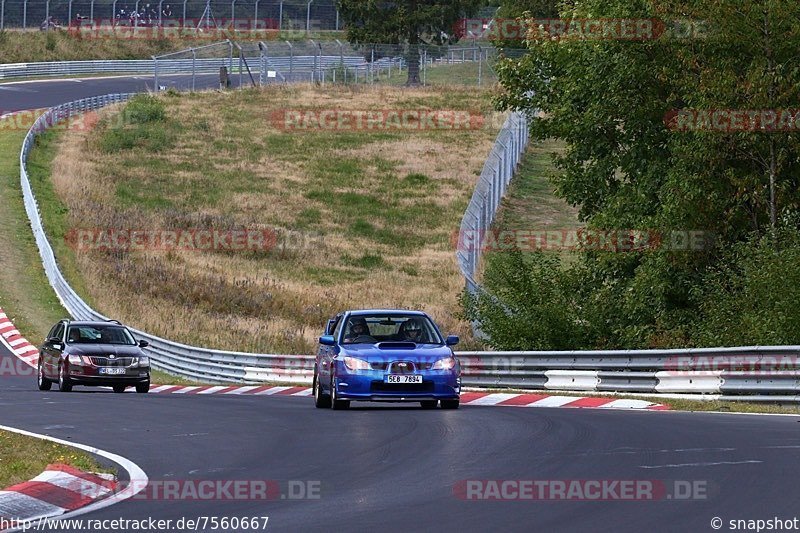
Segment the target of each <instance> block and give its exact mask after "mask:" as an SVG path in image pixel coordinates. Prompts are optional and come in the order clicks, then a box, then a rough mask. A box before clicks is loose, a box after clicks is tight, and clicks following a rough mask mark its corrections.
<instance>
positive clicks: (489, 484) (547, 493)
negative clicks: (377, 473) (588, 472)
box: [453, 479, 708, 501]
mask: <svg viewBox="0 0 800 533" xmlns="http://www.w3.org/2000/svg"><path fill="white" fill-rule="evenodd" d="M453 495H454V496H455V497H456V498H458V499H461V500H468V501H486V500H496V501H655V500H706V499H708V481H706V480H702V479H694V480H663V479H464V480H461V481H458V482H457V483H456V484H455V485H453Z"/></svg>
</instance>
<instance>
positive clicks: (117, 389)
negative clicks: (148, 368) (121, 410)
mask: <svg viewBox="0 0 800 533" xmlns="http://www.w3.org/2000/svg"><path fill="white" fill-rule="evenodd" d="M111 388H112V389H114V392H116V393H117V394H122V393H123V392H125V389H126V388H127V387H126V386H125V385H114V386H113V387H111Z"/></svg>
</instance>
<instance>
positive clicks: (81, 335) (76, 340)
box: [67, 326, 136, 346]
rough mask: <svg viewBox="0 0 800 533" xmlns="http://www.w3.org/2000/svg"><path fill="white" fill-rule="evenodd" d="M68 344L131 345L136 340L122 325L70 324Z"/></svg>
mask: <svg viewBox="0 0 800 533" xmlns="http://www.w3.org/2000/svg"><path fill="white" fill-rule="evenodd" d="M67 342H68V343H70V344H124V345H126V346H133V345H135V344H136V341H135V340H134V339H133V336H131V334H130V332H129V331H128V330H127V329H126V328H123V327H122V326H70V327H69V332H68V333H67Z"/></svg>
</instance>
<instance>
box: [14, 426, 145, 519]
mask: <svg viewBox="0 0 800 533" xmlns="http://www.w3.org/2000/svg"><path fill="white" fill-rule="evenodd" d="M0 430H2V431H8V432H11V433H17V434H19V435H25V436H26V437H32V438H35V439H41V440H46V441H49V442H55V443H56V444H61V445H63V446H69V447H71V448H77V449H79V450H83V451H85V452H87V453H90V454H92V455H96V456H99V457H102V458H104V459H106V460H107V461H110V462H111V463H114V464H116V465H118V466H119V467H120V471H123V470H124V471H125V473H126V475H125V476H124V477H125V478H126V479H134V480H136V481H137V482H136V483H126V484H125V486H124V487H123V486H122V484H120V485H116V484H115V485H114V486H113V488H112V487H111V485H110V483H111V481H110V480H108V479H105V478H104V477H103V476H102V475H93V474H83V473H81V474H80V475H76V473H75V472H74V471H71V470H70V471H64V470H63V469H61V470H59V471H60V472H62V473H63V474H52V473H48V472H45V473H43V474H42V476H41V479H40V478H37V479H36V480H32V481H31V482H29V483H33V482H40V483H44V484H45V485H42V486H43V487H45V486H46V488H47V489H48V490H47V491H43V493H44V492H47V493H48V494H50V487H51V486H52V487H53V489H52V494H54V495H55V494H56V492H57V491H63V490H64V489H65V488H66V489H67V490H69V489H77V488H78V487H80V489H78V490H71V492H77V493H78V494H77V495H70V496H69V497H68V498H65V499H64V500H50V499H49V498H50V496H46V497H45V496H43V495H40V493H38V492H34V493H33V494H28V492H31V491H30V490H29V489H25V490H23V491H22V494H23V495H24V496H29V498H30V499H32V500H35V501H34V502H31V501H30V500H27V503H31V504H35V505H42V504H41V503H39V502H44V504H46V505H49V506H50V508H51V510H52V511H53V512H54V513H56V514H54V515H52V516H59V517H61V518H65V519H67V518H74V517H76V516H81V515H84V514H86V513H91V512H94V511H99V510H100V509H105V508H107V507H110V506H112V505H114V504H116V503H120V502H123V501H125V500H128V499H130V498H132V497H134V496H136V495H137V494H138V493H140V492H141V491H142V490H144V488H145V487H146V486H147V484H148V482H149V479H148V477H147V474H146V473H145V471H144V470H142V469H141V468H140V467H139V465H137V464H136V463H134V462H133V461H131V460H130V459H126V458H125V457H122V456H121V455H117V454H115V453H111V452H108V451H106V450H101V449H100V448H95V447H94V446H88V445H86V444H79V443H77V442H69V441H66V440H62V439H57V438H55V437H51V436H49V435H42V434H39V433H33V432H30V431H25V430H24V429H18V428H13V427H9V426H2V425H0ZM64 474H70V475H72V477H75V478H79V479H80V481H75V480H72V479H71V478H68V477H66V476H65V475H64ZM86 476H89V479H85V477H86ZM54 478H59V479H61V481H57V482H56V481H54ZM95 478H99V479H95ZM101 480H102V481H101ZM22 485H23V486H24V485H26V484H25V483H23V484H22ZM64 485H66V487H65V486H64ZM84 487H92V488H84ZM14 488H15V487H10V488H9V489H6V490H5V491H2V492H3V493H6V492H13V493H14V495H12V496H11V497H10V498H12V499H11V501H14V498H20V497H19V496H18V494H19V493H20V492H18V491H16V490H13V489H14ZM104 490H105V492H104V495H102V496H99V497H97V498H91V497H90V495H95V494H99V493H100V492H103V491H104ZM75 499H79V500H80V499H82V500H83V501H84V503H82V505H83V506H82V507H79V508H76V507H73V505H74V503H73V502H74V501H75ZM16 501H17V503H19V500H16ZM70 508H72V510H66V511H65V509H70ZM15 511H16V510H15ZM15 511H12V512H11V513H9V512H8V511H7V510H6V509H5V508H3V507H0V517H2V518H5V519H6V520H7V519H8V518H14V519H19V518H22V517H23V516H26V517H30V518H28V520H34V521H38V520H40V519H43V518H49V517H50V516H49V515H47V514H44V515H42V514H39V515H38V516H37V515H35V514H32V513H31V512H30V511H29V509H28V507H25V509H22V510H19V512H15ZM33 512H36V511H33ZM39 513H41V511H39ZM7 515H8V516H7ZM28 524H30V522H23V524H22V525H21V526H17V527H12V528H11V529H9V530H8V531H18V530H20V529H24V528H25V526H26V525H28ZM28 529H30V527H28Z"/></svg>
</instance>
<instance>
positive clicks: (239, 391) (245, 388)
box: [225, 385, 258, 394]
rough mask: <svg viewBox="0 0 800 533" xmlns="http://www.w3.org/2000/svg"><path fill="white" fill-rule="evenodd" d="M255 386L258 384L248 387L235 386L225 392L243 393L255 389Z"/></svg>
mask: <svg viewBox="0 0 800 533" xmlns="http://www.w3.org/2000/svg"><path fill="white" fill-rule="evenodd" d="M257 388H258V385H256V386H254V387H249V386H248V387H237V388H235V389H233V390H231V391H228V392H226V393H225V394H244V393H245V392H247V391H251V390H253V389H257Z"/></svg>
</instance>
